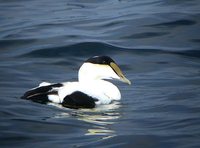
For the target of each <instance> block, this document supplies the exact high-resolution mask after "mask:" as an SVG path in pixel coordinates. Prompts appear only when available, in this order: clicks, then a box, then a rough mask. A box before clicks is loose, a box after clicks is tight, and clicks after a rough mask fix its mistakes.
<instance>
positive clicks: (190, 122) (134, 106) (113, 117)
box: [0, 0, 200, 148]
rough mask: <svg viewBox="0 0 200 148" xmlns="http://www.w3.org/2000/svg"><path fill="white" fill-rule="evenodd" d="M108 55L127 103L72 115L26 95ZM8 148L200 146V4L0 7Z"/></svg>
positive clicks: (13, 1)
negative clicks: (115, 65)
mask: <svg viewBox="0 0 200 148" xmlns="http://www.w3.org/2000/svg"><path fill="white" fill-rule="evenodd" d="M95 55H107V56H110V57H112V58H113V59H114V60H115V61H116V63H118V65H119V66H120V68H121V69H122V71H123V73H124V74H125V75H126V76H127V78H128V79H130V80H131V81H132V85H130V86H129V85H126V84H124V83H121V82H117V81H112V82H113V83H114V84H115V85H117V86H118V87H119V89H120V90H121V94H122V99H121V100H120V101H118V102H113V103H112V104H109V105H102V106H99V107H97V108H95V109H78V110H76V109H68V108H63V107H61V106H59V105H55V104H48V105H45V104H39V103H34V102H31V101H28V100H22V99H20V97H21V96H22V95H23V93H24V92H25V91H27V90H28V89H30V88H33V87H35V86H37V85H38V84H39V83H40V82H42V81H47V82H52V83H54V82H62V81H76V80H77V73H78V70H79V67H80V66H81V64H82V63H83V62H84V61H85V60H86V59H87V58H89V57H92V56H95ZM0 147H1V148H4V147H5V148H11V147H17V148H18V147H19V148H35V147H37V148H50V147H56V148H57V147H58V148H68V147H72V148H79V147H81V148H82V147H83V148H84V147H85V148H88V147H92V148H93V147H98V148H100V147H102V148H115V147H119V148H126V147H127V148H129V147H130V148H199V147H200V1H199V0H85V1H84V0H58V1H55V0H0Z"/></svg>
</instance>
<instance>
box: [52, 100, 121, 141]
mask: <svg viewBox="0 0 200 148" xmlns="http://www.w3.org/2000/svg"><path fill="white" fill-rule="evenodd" d="M60 107H61V106H60ZM61 108H62V107H61ZM119 108H120V104H119V102H113V103H112V104H109V105H101V106H97V107H96V108H94V109H79V110H71V109H65V111H64V112H61V113H59V114H57V115H56V116H54V118H66V117H67V118H68V117H72V116H73V117H76V118H77V119H78V120H81V121H84V122H87V123H91V124H92V126H91V127H90V128H88V129H87V132H86V133H85V135H103V138H110V137H113V136H115V131H114V130H113V129H110V128H109V127H110V126H109V125H112V124H114V123H115V122H116V121H117V120H116V119H118V118H120V113H119ZM62 109H63V108H62Z"/></svg>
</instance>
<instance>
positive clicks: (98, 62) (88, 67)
mask: <svg viewBox="0 0 200 148" xmlns="http://www.w3.org/2000/svg"><path fill="white" fill-rule="evenodd" d="M100 79H116V80H119V81H122V82H124V83H127V84H129V85H130V84H131V82H130V81H129V80H128V79H127V78H126V77H125V76H124V74H123V73H122V71H121V69H120V68H119V66H118V65H117V64H116V63H115V61H114V60H113V59H111V58H110V57H108V56H94V57H92V58H89V59H88V60H86V61H85V62H84V63H83V65H82V66H81V67H80V70H79V81H84V82H87V81H88V80H100Z"/></svg>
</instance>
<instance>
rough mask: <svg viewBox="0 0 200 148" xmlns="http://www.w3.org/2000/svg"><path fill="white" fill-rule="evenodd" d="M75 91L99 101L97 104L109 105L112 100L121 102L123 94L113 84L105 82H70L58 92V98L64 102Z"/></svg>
mask: <svg viewBox="0 0 200 148" xmlns="http://www.w3.org/2000/svg"><path fill="white" fill-rule="evenodd" d="M75 91H81V92H83V93H85V94H87V95H89V96H91V97H93V98H96V99H98V100H99V101H98V102H96V104H109V103H110V102H111V101H112V100H120V99H121V94H120V91H119V89H118V88H117V87H116V86H115V85H113V84H112V83H110V82H108V81H104V80H95V81H91V82H90V81H88V82H87V83H83V82H68V83H64V86H63V87H62V88H60V89H59V90H58V96H59V99H60V101H61V102H62V101H63V99H64V98H65V96H67V95H70V94H72V93H73V92H75Z"/></svg>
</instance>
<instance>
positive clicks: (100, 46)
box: [20, 42, 200, 58]
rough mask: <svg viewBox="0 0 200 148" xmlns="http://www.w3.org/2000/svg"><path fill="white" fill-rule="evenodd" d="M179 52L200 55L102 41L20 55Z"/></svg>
mask: <svg viewBox="0 0 200 148" xmlns="http://www.w3.org/2000/svg"><path fill="white" fill-rule="evenodd" d="M121 53H129V54H137V53H140V54H142V53H150V54H161V53H162V54H178V55H183V56H189V57H197V58H199V57H200V51H199V50H198V49H185V48H184V49H178V48H170V47H169V48H162V47H136V48H127V47H123V46H122V47H121V46H116V45H113V44H108V43H102V42H83V43H76V44H72V45H66V46H58V47H51V48H41V49H38V50H33V51H30V52H28V53H25V54H22V55H20V57H43V58H52V57H66V56H77V57H80V56H94V55H112V54H121Z"/></svg>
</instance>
